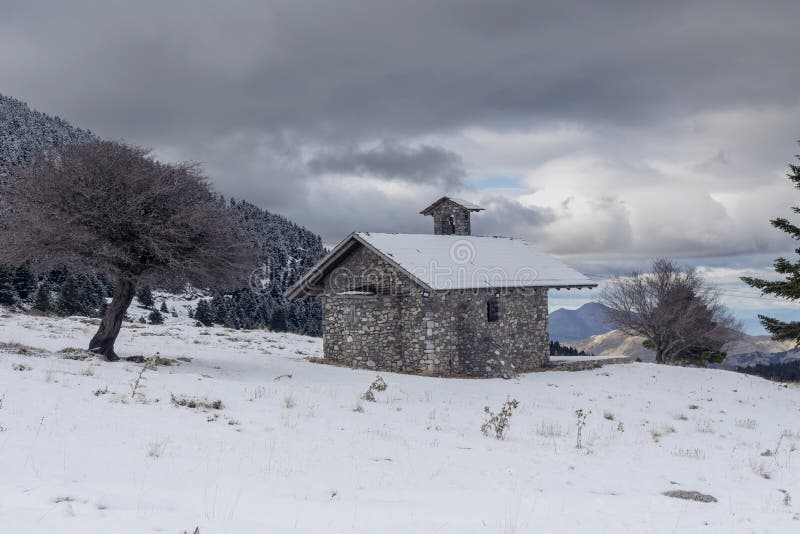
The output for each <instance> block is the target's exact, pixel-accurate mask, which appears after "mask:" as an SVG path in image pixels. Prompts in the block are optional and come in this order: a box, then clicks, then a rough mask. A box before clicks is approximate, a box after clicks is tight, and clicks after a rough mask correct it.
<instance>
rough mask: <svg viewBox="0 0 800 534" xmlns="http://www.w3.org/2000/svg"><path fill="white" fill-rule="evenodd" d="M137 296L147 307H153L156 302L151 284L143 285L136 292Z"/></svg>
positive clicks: (141, 303)
mask: <svg viewBox="0 0 800 534" xmlns="http://www.w3.org/2000/svg"><path fill="white" fill-rule="evenodd" d="M136 298H137V299H139V304H140V305H142V306H144V307H145V308H152V307H153V305H154V304H155V300H153V290H152V289H151V288H150V286H142V287H140V288H139V290H138V291H137V292H136Z"/></svg>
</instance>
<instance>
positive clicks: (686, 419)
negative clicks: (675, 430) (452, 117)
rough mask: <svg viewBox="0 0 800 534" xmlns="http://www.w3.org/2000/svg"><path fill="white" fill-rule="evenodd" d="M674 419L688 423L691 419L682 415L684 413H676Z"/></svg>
mask: <svg viewBox="0 0 800 534" xmlns="http://www.w3.org/2000/svg"><path fill="white" fill-rule="evenodd" d="M672 418H673V419H675V420H676V421H688V420H689V418H688V417H686V414H682V413H676V414H675V415H673V416H672Z"/></svg>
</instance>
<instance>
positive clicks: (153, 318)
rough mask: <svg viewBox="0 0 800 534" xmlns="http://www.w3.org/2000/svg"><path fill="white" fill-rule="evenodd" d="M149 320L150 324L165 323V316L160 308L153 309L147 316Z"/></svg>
mask: <svg viewBox="0 0 800 534" xmlns="http://www.w3.org/2000/svg"><path fill="white" fill-rule="evenodd" d="M147 320H148V321H150V324H164V316H163V315H161V312H160V311H158V310H153V311H151V312H150V315H148V316H147Z"/></svg>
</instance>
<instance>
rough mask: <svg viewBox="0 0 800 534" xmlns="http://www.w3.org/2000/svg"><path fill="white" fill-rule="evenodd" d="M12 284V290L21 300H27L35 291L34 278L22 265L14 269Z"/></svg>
mask: <svg viewBox="0 0 800 534" xmlns="http://www.w3.org/2000/svg"><path fill="white" fill-rule="evenodd" d="M13 284H14V290H15V291H16V292H17V295H19V298H20V299H22V300H28V298H29V297H30V296H31V295H33V292H34V291H36V277H35V276H34V275H33V273H32V272H31V270H30V269H28V268H27V267H26V266H24V265H20V266H19V267H17V268H16V269H14V277H13Z"/></svg>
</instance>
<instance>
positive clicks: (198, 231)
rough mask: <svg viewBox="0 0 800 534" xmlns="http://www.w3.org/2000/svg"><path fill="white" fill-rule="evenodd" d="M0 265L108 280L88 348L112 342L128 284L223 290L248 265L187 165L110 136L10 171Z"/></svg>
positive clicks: (251, 250) (233, 230) (215, 202)
mask: <svg viewBox="0 0 800 534" xmlns="http://www.w3.org/2000/svg"><path fill="white" fill-rule="evenodd" d="M0 195H1V196H2V197H3V200H4V202H5V203H6V205H7V206H9V207H10V212H8V213H7V214H6V215H5V216H4V217H3V219H4V221H2V222H0V261H5V262H8V263H14V264H20V263H22V262H26V261H29V262H31V264H32V265H34V266H36V267H38V268H39V269H49V268H55V267H61V266H65V267H68V268H71V269H75V270H82V271H95V272H100V273H105V274H106V275H107V276H109V277H110V278H112V279H113V280H114V281H115V290H114V296H113V299H112V301H111V303H110V304H109V305H108V306H107V308H106V311H105V314H104V316H103V319H102V321H101V324H100V328H99V329H98V331H97V334H96V335H95V336H94V338H92V340H91V342H90V343H89V350H91V351H93V352H96V353H98V354H102V355H104V356H105V357H106V359H108V360H116V359H118V358H117V356H116V354H115V352H114V342H115V340H116V338H117V335H118V334H119V330H120V327H121V325H122V319H123V317H124V316H125V312H126V310H127V309H128V306H129V305H130V303H131V300H132V299H133V296H134V292H135V290H136V286H137V284H140V283H143V284H148V285H152V286H154V287H160V288H163V289H179V288H182V287H184V286H185V284H187V283H188V284H192V285H194V286H196V287H212V286H213V287H216V288H226V287H233V286H235V284H236V283H237V282H239V281H241V280H243V278H244V276H245V275H246V273H247V272H249V271H250V270H252V269H253V268H254V267H255V266H256V264H257V248H256V246H255V244H254V243H252V242H249V241H248V239H247V238H246V237H245V235H244V234H243V232H242V231H241V230H240V227H239V226H237V224H236V222H235V221H234V219H233V218H232V216H231V215H230V214H229V212H228V210H227V209H226V208H225V206H224V203H223V201H222V199H221V198H220V197H218V196H217V195H215V194H214V193H213V192H212V191H211V190H210V188H209V183H208V179H207V178H206V177H205V176H203V174H202V173H201V172H200V169H199V167H198V166H197V165H196V164H192V163H183V164H177V165H172V164H165V163H160V162H158V161H156V160H155V159H154V158H153V157H152V156H151V155H150V152H149V151H148V150H145V149H143V148H139V147H135V146H130V145H127V144H124V143H120V142H114V141H96V142H90V143H85V144H81V145H72V146H65V147H61V148H59V149H57V150H51V151H48V152H46V153H44V154H41V155H40V156H39V157H38V158H37V159H36V160H35V161H34V162H33V164H32V165H31V166H29V167H26V168H24V169H18V170H16V171H15V173H14V175H13V177H12V179H11V180H10V181H9V183H7V184H5V185H4V186H3V190H2V191H1V192H0Z"/></svg>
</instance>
